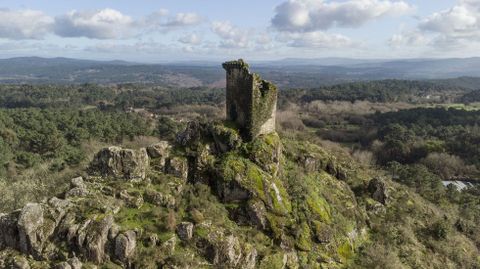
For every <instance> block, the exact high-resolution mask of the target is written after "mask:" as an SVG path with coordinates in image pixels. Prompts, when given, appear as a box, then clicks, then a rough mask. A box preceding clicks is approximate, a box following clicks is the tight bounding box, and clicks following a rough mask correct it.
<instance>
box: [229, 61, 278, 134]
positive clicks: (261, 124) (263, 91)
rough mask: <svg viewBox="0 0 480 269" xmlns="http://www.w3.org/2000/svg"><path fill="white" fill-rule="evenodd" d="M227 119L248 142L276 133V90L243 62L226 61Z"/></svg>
mask: <svg viewBox="0 0 480 269" xmlns="http://www.w3.org/2000/svg"><path fill="white" fill-rule="evenodd" d="M223 68H224V69H225V70H226V71H227V120H229V121H231V122H233V123H235V124H236V125H237V127H238V128H239V130H240V134H241V135H242V136H243V137H244V138H245V139H247V140H250V139H253V138H255V137H256V136H258V135H260V134H268V133H271V132H274V131H275V113H276V106H277V88H276V87H275V85H273V84H272V83H270V82H268V81H265V80H262V79H261V78H260V76H259V75H257V74H252V73H250V71H249V70H248V64H246V63H245V62H244V61H243V60H238V61H231V62H226V63H224V64H223Z"/></svg>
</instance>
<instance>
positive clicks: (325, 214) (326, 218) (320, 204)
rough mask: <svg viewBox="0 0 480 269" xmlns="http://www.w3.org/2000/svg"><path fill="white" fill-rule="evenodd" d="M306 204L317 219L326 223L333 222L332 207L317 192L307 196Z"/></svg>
mask: <svg viewBox="0 0 480 269" xmlns="http://www.w3.org/2000/svg"><path fill="white" fill-rule="evenodd" d="M306 203H307V205H308V208H309V209H310V210H311V212H312V213H313V214H315V216H316V218H317V219H319V220H321V221H323V222H325V223H330V222H331V213H330V206H329V205H328V203H327V201H326V200H325V199H324V198H322V197H320V196H319V195H318V194H317V193H315V192H310V193H309V194H308V195H307V198H306Z"/></svg>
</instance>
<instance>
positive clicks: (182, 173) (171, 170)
mask: <svg viewBox="0 0 480 269" xmlns="http://www.w3.org/2000/svg"><path fill="white" fill-rule="evenodd" d="M165 173H167V174H170V175H173V176H176V177H179V178H181V179H184V180H186V179H187V177H188V161H187V159H186V158H185V157H171V158H168V159H167V161H166V162H165Z"/></svg>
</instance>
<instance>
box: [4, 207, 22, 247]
mask: <svg viewBox="0 0 480 269" xmlns="http://www.w3.org/2000/svg"><path fill="white" fill-rule="evenodd" d="M19 214H20V211H15V212H12V213H10V214H0V249H4V248H7V247H10V248H13V249H17V248H18V244H19V240H18V226H17V221H18V215H19Z"/></svg>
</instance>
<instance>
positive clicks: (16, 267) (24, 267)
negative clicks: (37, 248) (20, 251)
mask: <svg viewBox="0 0 480 269" xmlns="http://www.w3.org/2000/svg"><path fill="white" fill-rule="evenodd" d="M30 268H31V267H30V264H29V263H28V260H27V259H26V258H25V257H22V256H17V257H15V258H14V259H13V264H12V269H30Z"/></svg>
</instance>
